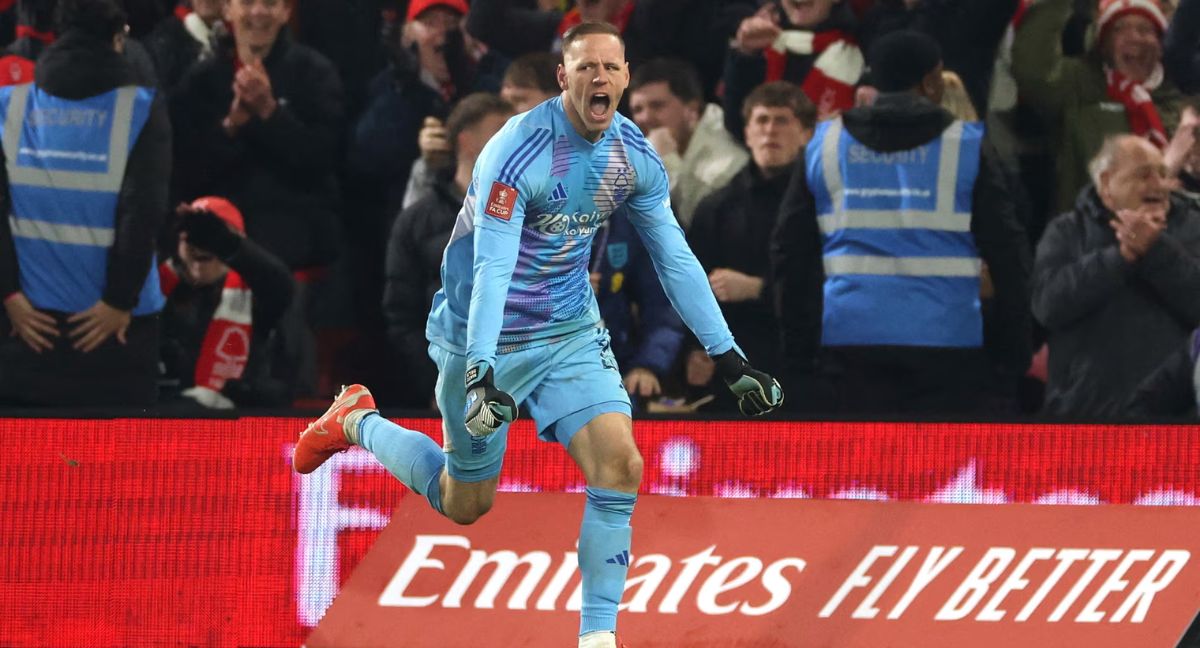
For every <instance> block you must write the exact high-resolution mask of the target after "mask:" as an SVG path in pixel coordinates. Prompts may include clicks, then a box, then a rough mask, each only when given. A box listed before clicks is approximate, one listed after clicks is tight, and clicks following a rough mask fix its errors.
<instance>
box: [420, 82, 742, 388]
mask: <svg viewBox="0 0 1200 648" xmlns="http://www.w3.org/2000/svg"><path fill="white" fill-rule="evenodd" d="M620 208H624V209H626V210H628V214H629V220H630V221H631V222H632V223H633V225H634V226H635V227H636V228H637V230H638V232H639V234H640V235H641V237H642V240H643V241H644V242H645V244H646V249H647V250H648V251H649V253H650V256H651V258H652V259H653V261H654V266H655V268H656V269H657V270H658V274H659V277H660V278H661V280H662V283H663V287H664V288H665V289H666V293H667V296H668V297H669V298H670V300H671V303H672V304H673V305H674V306H675V309H676V310H678V311H679V313H680V315H681V316H682V317H683V320H684V322H685V323H687V325H688V327H689V328H691V329H692V331H693V332H695V333H696V336H697V338H699V340H700V342H701V343H702V344H704V346H705V348H706V349H707V350H708V352H709V353H710V354H716V353H723V352H725V351H727V350H729V349H730V348H732V346H733V335H732V334H731V333H730V332H729V327H728V326H727V325H726V324H725V320H724V318H723V317H722V315H721V311H720V308H719V307H718V306H717V302H716V299H715V298H714V297H713V293H712V290H711V288H710V287H709V285H708V280H707V278H706V276H705V274H704V270H703V269H702V268H701V266H700V264H699V263H698V262H697V261H696V257H695V255H693V254H692V251H691V250H690V249H689V248H688V246H687V243H686V242H685V239H684V236H683V230H682V229H680V227H679V224H678V223H677V222H676V220H675V215H674V213H673V212H672V211H671V199H670V195H669V189H668V181H667V174H666V171H665V170H664V169H663V166H662V161H661V160H659V157H658V155H657V154H656V153H655V152H654V149H653V148H651V147H650V144H649V142H647V141H646V140H645V138H644V137H643V136H642V134H641V132H640V131H639V130H638V128H637V127H636V126H634V124H633V122H631V121H629V120H628V119H626V118H625V117H623V116H621V115H620V114H617V115H615V116H614V118H613V121H612V124H611V125H610V126H609V128H608V130H606V131H605V132H604V134H603V136H602V137H601V138H600V139H599V140H597V141H596V142H595V143H592V142H588V141H587V140H585V139H584V138H583V137H581V136H580V135H579V133H577V132H576V131H575V129H574V127H572V126H571V123H570V122H569V121H568V120H567V116H566V114H565V113H564V112H563V102H562V98H561V97H558V98H555V99H550V100H548V101H546V102H545V103H542V104H541V105H539V106H537V107H536V108H533V109H532V110H530V111H528V112H525V113H521V114H520V115H517V116H515V117H513V118H512V119H510V120H509V121H508V123H507V124H505V126H504V128H502V129H501V130H500V132H498V133H497V134H496V135H495V136H494V137H493V138H492V139H491V140H490V141H489V142H488V143H487V145H486V146H485V147H484V149H483V152H482V153H481V154H480V156H479V159H478V160H477V161H476V163H475V170H474V172H473V173H472V178H471V186H470V187H469V188H468V189H467V195H466V198H465V199H464V201H463V206H462V209H461V210H460V211H459V213H458V220H457V222H456V223H455V225H454V231H453V232H452V233H451V235H450V242H449V244H448V245H447V247H446V251H445V252H444V253H443V256H442V288H441V290H439V291H438V292H437V294H436V295H434V297H433V309H432V312H431V313H430V315H429V322H428V324H427V326H426V336H427V337H428V338H429V340H430V341H431V342H433V343H434V344H437V345H439V346H442V347H444V348H446V349H448V350H450V351H453V352H455V353H458V354H461V355H465V356H467V360H468V366H471V365H473V364H474V363H476V362H479V361H485V362H488V363H489V364H491V365H493V366H494V365H495V360H496V354H497V353H501V354H502V353H509V352H512V351H517V350H520V349H525V348H530V347H534V346H539V345H543V344H549V343H551V342H554V341H556V340H561V339H563V338H566V337H568V336H571V335H572V334H575V333H578V332H580V331H582V330H585V329H588V328H591V327H595V326H596V325H597V324H598V322H599V321H600V316H599V309H598V308H597V306H596V297H595V295H594V294H593V292H592V287H591V285H590V284H589V282H588V262H589V259H590V255H591V247H592V245H591V243H592V238H593V237H594V236H595V234H596V232H597V230H598V229H599V228H600V226H601V224H602V223H604V222H605V221H606V220H607V219H608V217H609V215H610V214H612V212H613V211H614V210H616V209H620Z"/></svg>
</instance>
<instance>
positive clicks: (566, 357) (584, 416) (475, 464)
mask: <svg viewBox="0 0 1200 648" xmlns="http://www.w3.org/2000/svg"><path fill="white" fill-rule="evenodd" d="M429 357H431V358H433V361H434V362H435V363H436V364H437V366H438V380H437V387H436V395H437V404H438V409H440V410H441V411H442V433H443V434H442V438H443V443H442V447H443V450H445V452H446V454H447V462H446V470H447V471H448V472H449V473H450V476H451V477H453V478H454V479H456V480H458V481H462V482H480V481H484V480H485V479H491V478H492V477H495V476H497V475H499V474H500V467H501V464H502V463H503V462H504V449H505V448H506V447H507V445H508V427H509V426H507V425H505V426H503V427H501V428H500V429H499V430H497V431H496V432H495V433H494V434H490V435H488V436H486V437H483V438H480V439H476V438H474V437H472V436H471V435H470V434H469V433H468V432H467V426H466V423H465V420H464V418H463V414H464V410H465V408H466V402H467V388H466V385H465V384H464V378H463V377H464V374H465V373H466V370H467V359H466V357H465V356H461V355H459V354H457V353H454V352H452V351H449V350H447V349H444V348H442V347H440V346H438V345H436V344H430V345H429ZM495 377H496V387H498V388H500V389H502V390H504V391H506V392H508V393H509V394H510V395H512V397H513V399H514V400H516V401H517V404H518V405H524V408H525V409H527V410H528V411H529V414H530V415H531V416H532V417H533V420H534V422H535V423H536V424H537V431H538V436H539V437H540V438H541V439H542V440H543V441H557V442H559V443H561V444H562V446H563V448H567V447H568V446H570V445H571V439H573V438H574V437H575V433H576V432H578V431H579V430H581V429H583V426H584V425H587V423H588V421H591V420H592V419H593V418H595V417H597V416H599V415H601V414H605V413H608V412H620V413H622V414H625V415H626V416H629V415H630V413H631V411H632V408H631V407H630V404H629V394H628V393H627V392H626V391H625V385H624V383H623V382H622V380H621V372H620V371H619V370H618V369H617V360H616V358H614V357H613V353H612V346H611V344H610V341H609V337H608V331H607V330H606V329H603V328H594V329H588V330H586V331H582V332H580V333H577V334H575V335H573V336H571V337H569V338H566V339H565V340H559V341H557V342H553V343H551V344H547V345H543V346H539V347H534V348H532V349H525V350H523V351H516V352H513V353H505V354H503V355H498V356H496V367H495Z"/></svg>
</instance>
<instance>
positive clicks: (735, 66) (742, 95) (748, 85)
mask: <svg viewBox="0 0 1200 648" xmlns="http://www.w3.org/2000/svg"><path fill="white" fill-rule="evenodd" d="M766 78H767V60H766V58H764V57H763V55H762V54H756V55H754V56H745V55H743V54H741V53H739V52H736V51H734V50H732V49H731V50H729V53H728V54H726V58H725V76H724V78H723V79H722V82H723V83H724V84H725V94H724V96H723V97H722V98H721V108H722V109H723V110H724V111H725V130H727V131H729V134H730V135H731V136H733V139H735V140H737V141H738V142H741V141H743V140H744V139H745V123H743V121H744V120H743V119H742V104H743V103H744V102H745V101H746V97H747V96H749V95H750V92H751V91H753V90H754V88H756V87H758V85H759V84H760V83H762V82H763V81H764V80H766Z"/></svg>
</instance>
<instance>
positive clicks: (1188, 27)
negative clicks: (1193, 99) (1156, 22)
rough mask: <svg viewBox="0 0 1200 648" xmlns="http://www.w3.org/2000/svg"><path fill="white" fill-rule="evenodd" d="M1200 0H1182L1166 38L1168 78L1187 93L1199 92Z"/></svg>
mask: <svg viewBox="0 0 1200 648" xmlns="http://www.w3.org/2000/svg"><path fill="white" fill-rule="evenodd" d="M1197 44H1200V0H1180V2H1179V6H1178V7H1176V9H1175V16H1174V17H1173V18H1171V24H1170V26H1169V27H1168V28H1167V35H1166V38H1165V39H1164V40H1163V60H1162V62H1163V68H1164V69H1165V70H1166V73H1167V78H1168V79H1171V80H1172V81H1174V82H1175V85H1177V86H1179V89H1180V90H1182V91H1183V92H1184V93H1186V94H1191V93H1195V92H1198V91H1200V47H1197Z"/></svg>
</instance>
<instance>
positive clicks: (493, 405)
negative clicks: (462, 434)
mask: <svg viewBox="0 0 1200 648" xmlns="http://www.w3.org/2000/svg"><path fill="white" fill-rule="evenodd" d="M492 381H493V372H492V368H491V367H490V366H488V364H487V363H486V362H479V363H476V364H475V365H474V366H472V367H471V368H470V369H467V406H466V408H465V409H464V411H463V419H465V420H466V423H467V432H469V433H470V434H471V436H473V437H485V436H487V435H489V434H491V433H493V432H495V431H496V430H499V429H500V426H501V425H504V424H505V423H512V422H513V421H515V420H517V402H516V401H514V400H513V397H512V396H509V395H508V394H506V393H504V392H502V391H500V390H499V389H496V385H495V384H493V382H492Z"/></svg>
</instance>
